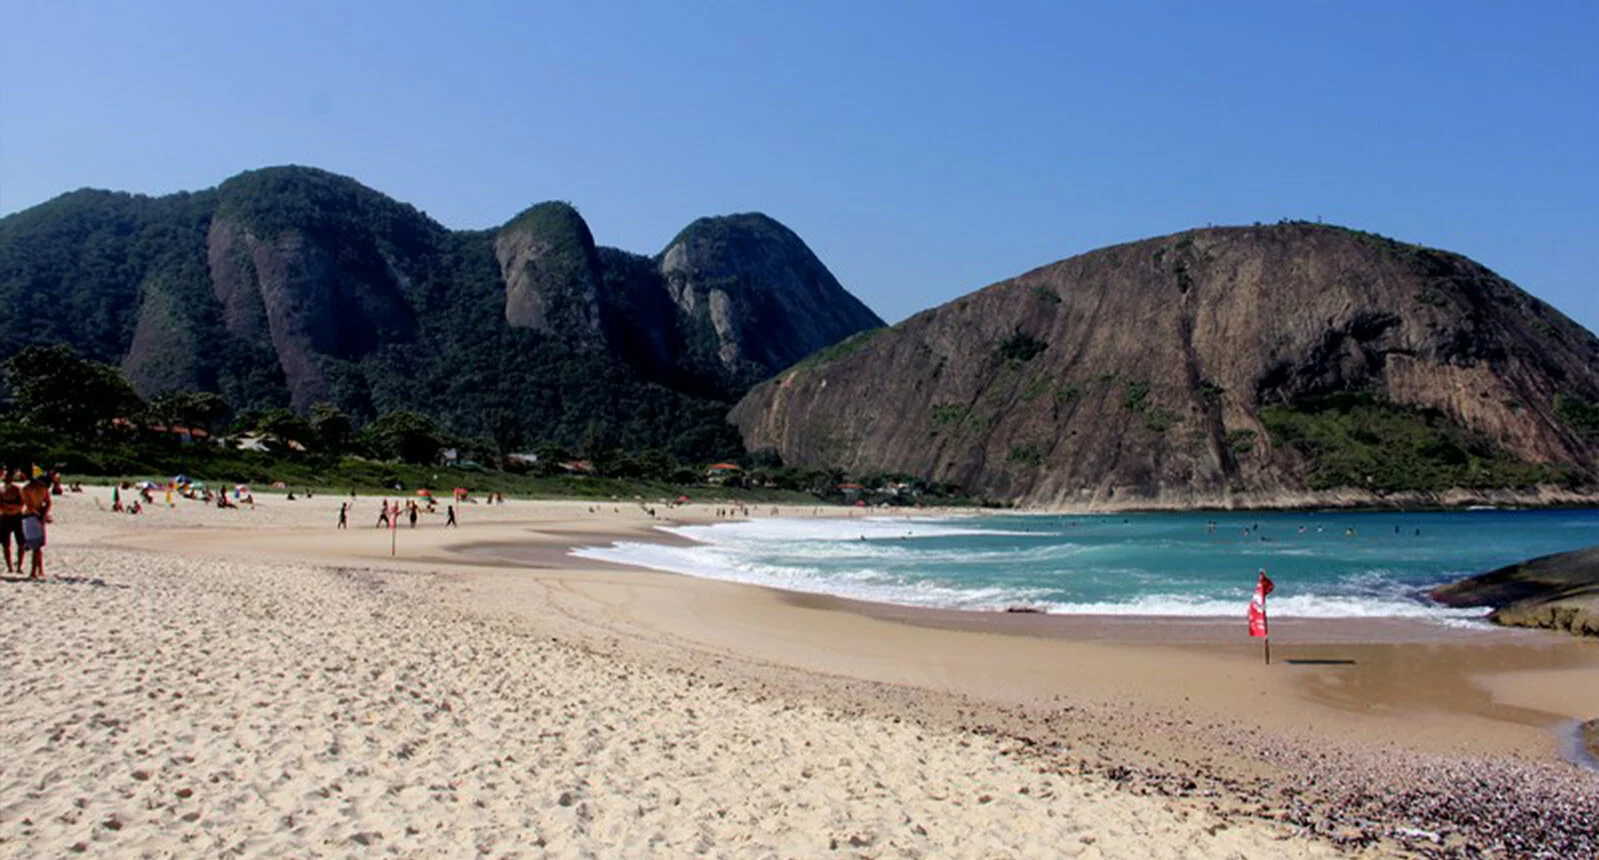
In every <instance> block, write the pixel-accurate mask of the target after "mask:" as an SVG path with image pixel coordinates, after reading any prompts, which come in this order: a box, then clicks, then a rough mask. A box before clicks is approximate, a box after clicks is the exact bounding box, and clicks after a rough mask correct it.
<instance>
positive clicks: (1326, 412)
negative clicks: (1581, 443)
mask: <svg viewBox="0 0 1599 860" xmlns="http://www.w3.org/2000/svg"><path fill="white" fill-rule="evenodd" d="M1260 419H1261V422H1262V423H1263V424H1265V425H1266V429H1267V431H1268V432H1269V433H1270V434H1271V439H1272V442H1273V443H1274V444H1278V445H1283V446H1288V447H1292V448H1294V449H1295V450H1297V451H1299V452H1300V453H1302V454H1304V455H1305V457H1306V458H1307V459H1309V461H1310V463H1311V465H1312V472H1311V476H1310V488H1311V489H1313V490H1331V489H1335V488H1339V487H1359V488H1363V489H1368V490H1373V491H1379V492H1391V491H1404V490H1411V491H1425V492H1437V491H1440V490H1446V489H1450V488H1453V487H1463V488H1469V489H1489V488H1495V487H1530V486H1533V485H1535V484H1541V483H1560V482H1565V481H1568V480H1570V479H1571V477H1572V475H1571V474H1570V473H1569V472H1567V471H1565V470H1562V469H1558V468H1551V467H1548V466H1540V465H1535V464H1531V463H1526V462H1523V461H1521V460H1519V459H1517V458H1515V457H1513V456H1511V455H1510V454H1509V453H1508V452H1505V451H1503V450H1501V449H1499V448H1498V447H1496V446H1494V445H1493V444H1492V443H1491V442H1489V441H1487V440H1485V439H1482V438H1480V437H1477V436H1475V435H1472V434H1470V433H1468V432H1467V431H1466V430H1465V429H1464V428H1462V427H1460V426H1459V425H1457V424H1455V423H1454V422H1452V421H1450V420H1449V419H1448V418H1447V417H1446V416H1444V415H1443V413H1441V412H1438V411H1436V410H1417V409H1411V408H1407V407H1402V406H1397V405H1395V404H1392V403H1388V402H1387V401H1384V400H1382V399H1380V398H1378V397H1377V396H1375V395H1374V394H1371V393H1369V392H1351V393H1340V394H1334V395H1327V396H1322V397H1316V398H1309V399H1306V400H1302V401H1299V402H1296V403H1294V404H1292V405H1288V406H1268V407H1266V408H1264V409H1262V410H1261V411H1260ZM1229 437H1231V434H1229Z"/></svg>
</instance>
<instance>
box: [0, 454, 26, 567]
mask: <svg viewBox="0 0 1599 860" xmlns="http://www.w3.org/2000/svg"><path fill="white" fill-rule="evenodd" d="M21 477H22V473H21V472H18V473H17V474H15V475H12V473H11V471H10V470H9V469H6V468H5V467H4V466H0V542H3V543H4V544H5V547H6V573H14V572H16V571H17V570H20V569H21V568H22V488H21V487H19V486H17V484H16V479H20V478H21ZM12 538H15V539H16V543H17V563H16V566H15V567H13V566H12V564H11V541H12Z"/></svg>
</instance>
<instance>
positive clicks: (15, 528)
mask: <svg viewBox="0 0 1599 860" xmlns="http://www.w3.org/2000/svg"><path fill="white" fill-rule="evenodd" d="M0 472H3V473H4V475H3V478H0V542H4V544H5V556H6V573H27V575H28V578H29V579H44V545H45V525H46V524H47V523H49V522H50V496H51V483H52V481H51V478H50V476H49V475H46V474H44V473H42V472H37V471H36V472H35V473H34V474H33V476H32V477H31V478H29V477H25V476H24V473H23V472H22V471H21V470H20V469H19V470H17V471H15V472H13V471H11V470H10V469H6V468H4V467H0ZM13 539H15V543H16V545H17V554H16V561H15V563H14V564H13V561H12V556H11V544H12V542H13ZM30 552H31V553H33V559H32V563H31V564H26V563H25V558H26V556H27V554H28V553H30ZM25 568H26V569H25Z"/></svg>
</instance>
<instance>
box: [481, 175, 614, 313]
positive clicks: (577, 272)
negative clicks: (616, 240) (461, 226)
mask: <svg viewBox="0 0 1599 860" xmlns="http://www.w3.org/2000/svg"><path fill="white" fill-rule="evenodd" d="M494 256H495V257H496V258H497V259H498V260H499V261H500V276H501V277H502V278H503V279H504V280H505V321H506V322H507V323H509V324H511V325H512V326H515V327H518V328H530V329H533V330H535V331H541V332H545V333H556V332H564V333H570V334H573V335H576V336H578V337H583V338H586V337H597V336H599V334H600V286H601V282H602V277H601V275H600V261H599V255H598V253H597V252H596V251H595V248H594V237H593V236H592V235H590V234H589V228H588V224H586V223H584V221H583V218H582V216H580V215H578V214H577V210H576V209H573V208H572V207H571V206H570V205H569V204H566V203H540V204H539V205H537V206H534V207H533V208H531V209H528V210H527V211H526V212H523V213H522V214H521V215H518V216H517V217H516V218H514V219H512V220H511V222H510V223H509V224H506V225H505V226H504V227H501V228H500V231H499V233H498V234H497V235H495V237H494Z"/></svg>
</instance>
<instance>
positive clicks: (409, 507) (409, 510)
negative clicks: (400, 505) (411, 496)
mask: <svg viewBox="0 0 1599 860" xmlns="http://www.w3.org/2000/svg"><path fill="white" fill-rule="evenodd" d="M416 513H417V508H416V502H407V503H406V505H405V516H406V519H409V520H410V521H411V528H413V529H414V528H416Z"/></svg>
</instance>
